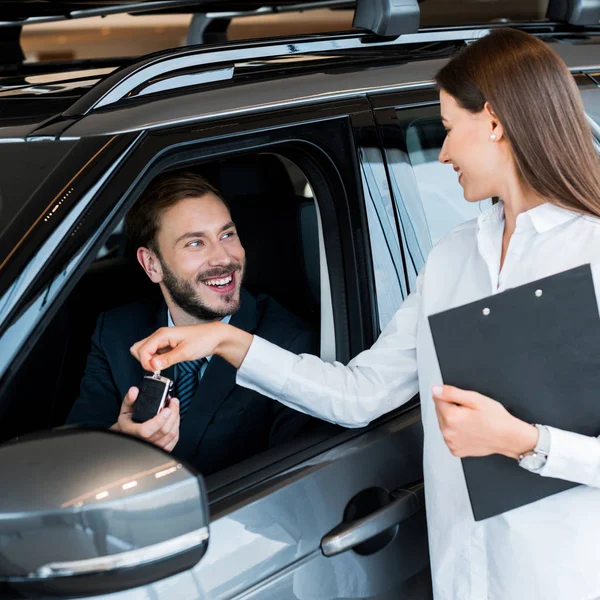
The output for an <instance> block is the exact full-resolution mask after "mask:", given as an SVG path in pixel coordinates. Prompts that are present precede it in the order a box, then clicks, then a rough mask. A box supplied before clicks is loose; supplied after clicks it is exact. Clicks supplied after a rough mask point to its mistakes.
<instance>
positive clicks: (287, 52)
mask: <svg viewBox="0 0 600 600" xmlns="http://www.w3.org/2000/svg"><path fill="white" fill-rule="evenodd" d="M489 32H490V29H487V28H485V29H484V28H480V29H477V28H474V29H466V30H465V29H447V30H432V31H423V32H421V33H412V34H411V33H409V34H405V35H402V36H400V37H398V38H394V39H385V38H373V36H372V35H370V34H366V33H356V32H350V33H346V34H339V35H336V36H335V37H332V36H326V37H322V36H303V37H301V38H294V39H286V40H285V41H282V40H278V41H275V42H271V43H265V41H264V40H254V41H249V42H245V43H243V44H239V45H238V44H236V45H235V46H233V47H232V45H231V44H225V45H222V46H217V47H215V46H212V47H206V46H204V47H203V46H198V47H195V48H185V49H181V50H178V51H175V52H173V51H168V52H162V53H160V54H153V55H150V56H148V57H146V58H145V59H142V60H141V61H139V62H136V63H134V64H132V65H130V66H128V67H125V68H124V69H120V70H118V71H116V72H115V73H112V74H110V75H109V76H108V77H106V78H105V79H103V80H102V81H101V82H100V83H98V84H97V85H96V86H94V87H93V88H92V89H91V90H90V91H89V92H88V93H87V94H85V95H84V96H82V97H81V98H80V99H79V100H77V101H76V102H75V103H74V104H73V105H72V106H71V107H70V108H68V109H67V110H66V111H65V112H64V113H63V114H64V116H67V117H76V116H81V115H86V114H89V113H90V112H92V111H93V110H98V109H101V108H107V107H110V106H113V105H116V104H118V103H119V102H122V101H123V100H125V99H127V98H132V97H137V96H140V95H145V94H149V93H153V92H156V91H165V90H167V89H181V88H183V87H188V86H192V85H198V84H199V83H208V82H210V81H211V80H213V78H217V79H214V80H215V81H216V80H223V79H228V78H231V77H232V76H233V68H232V65H233V66H234V65H235V63H236V62H240V61H252V60H261V59H270V58H277V57H285V56H300V55H302V54H312V53H316V52H328V53H335V52H341V51H345V50H355V49H360V48H363V49H364V48H366V47H373V46H375V45H379V46H384V45H390V46H397V45H403V44H415V43H428V42H444V41H448V42H450V41H465V42H468V41H470V40H475V39H478V38H480V37H482V36H484V35H486V34H488V33H489ZM191 73H193V75H191ZM202 73H204V75H202ZM159 82H160V83H159ZM155 84H156V85H155Z"/></svg>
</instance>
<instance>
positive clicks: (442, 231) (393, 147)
mask: <svg viewBox="0 0 600 600" xmlns="http://www.w3.org/2000/svg"><path fill="white" fill-rule="evenodd" d="M398 113H399V116H400V115H401V111H398ZM445 135H446V132H445V130H444V127H443V125H442V123H441V120H440V118H439V116H426V117H419V118H415V119H412V120H408V122H406V124H405V125H404V140H405V142H404V145H403V144H401V143H397V144H390V143H389V142H388V143H386V157H387V160H388V163H389V166H390V176H391V183H392V191H393V194H394V200H395V202H396V205H397V207H398V212H399V215H400V219H401V223H402V225H401V226H402V234H403V243H404V244H405V248H406V250H407V253H406V266H407V271H408V277H409V285H410V289H414V285H415V282H416V276H417V274H418V273H419V271H420V270H421V268H422V267H423V265H424V264H425V261H426V259H427V255H428V254H429V251H430V250H431V248H432V247H433V246H434V245H435V244H436V243H437V242H438V241H439V240H440V239H441V238H442V237H444V236H445V235H446V234H447V233H448V232H449V231H450V230H451V229H453V228H454V227H456V226H457V225H459V224H460V223H462V222H464V221H467V220H469V219H473V218H477V217H478V216H479V215H480V214H481V212H482V211H484V210H485V209H486V208H487V207H489V206H491V199H487V200H483V201H481V202H467V201H466V200H465V199H464V195H463V190H462V187H461V186H460V184H459V183H458V178H457V176H456V173H455V172H454V170H453V169H452V167H451V166H449V165H444V164H442V163H440V162H439V160H438V156H439V153H440V151H441V148H442V145H443V143H444V138H445Z"/></svg>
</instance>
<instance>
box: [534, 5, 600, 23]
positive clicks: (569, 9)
mask: <svg viewBox="0 0 600 600" xmlns="http://www.w3.org/2000/svg"><path fill="white" fill-rule="evenodd" d="M546 17H547V18H548V19H550V20H551V21H564V22H565V23H569V24H570V25H598V23H599V22H600V0H550V1H549V2H548V9H547V11H546Z"/></svg>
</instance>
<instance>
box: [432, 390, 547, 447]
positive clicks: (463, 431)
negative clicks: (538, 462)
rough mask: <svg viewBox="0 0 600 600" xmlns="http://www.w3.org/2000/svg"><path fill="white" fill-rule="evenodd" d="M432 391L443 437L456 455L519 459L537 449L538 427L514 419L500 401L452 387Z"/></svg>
mask: <svg viewBox="0 0 600 600" xmlns="http://www.w3.org/2000/svg"><path fill="white" fill-rule="evenodd" d="M432 391H433V400H434V402H435V410H436V412H437V417H438V421H439V423H440V429H441V431H442V435H443V436H444V440H445V441H446V444H447V446H448V448H449V449H450V452H452V454H454V456H459V457H461V458H463V457H465V456H487V455H488V454H504V455H505V456H509V457H511V458H515V459H518V458H519V456H520V455H521V454H524V453H525V452H528V451H529V450H533V449H534V448H535V445H536V444H537V438H538V431H537V428H536V427H535V426H534V425H530V424H528V423H525V421H521V420H520V419H517V418H516V417H513V416H512V415H511V414H510V413H509V412H508V411H507V410H506V409H505V408H504V406H502V404H500V403H499V402H496V400H492V399H491V398H488V397H487V396H483V395H482V394H478V393H477V392H468V391H465V390H461V389H459V388H455V387H452V386H450V385H444V386H433V390H432Z"/></svg>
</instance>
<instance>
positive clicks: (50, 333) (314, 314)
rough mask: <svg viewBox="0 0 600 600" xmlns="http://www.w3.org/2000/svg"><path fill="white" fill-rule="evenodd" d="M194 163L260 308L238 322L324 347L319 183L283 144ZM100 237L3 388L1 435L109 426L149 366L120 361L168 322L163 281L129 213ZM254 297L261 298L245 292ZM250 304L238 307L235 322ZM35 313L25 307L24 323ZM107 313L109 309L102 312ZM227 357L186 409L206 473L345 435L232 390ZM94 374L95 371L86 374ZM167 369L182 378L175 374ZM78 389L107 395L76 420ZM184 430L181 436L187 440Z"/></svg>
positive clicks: (192, 457)
mask: <svg viewBox="0 0 600 600" xmlns="http://www.w3.org/2000/svg"><path fill="white" fill-rule="evenodd" d="M191 168H192V167H188V168H186V170H188V171H189V170H190V169H191ZM194 170H195V172H196V174H198V175H201V176H203V177H204V178H205V179H207V180H208V181H209V183H211V184H212V185H214V186H216V187H217V188H218V189H219V190H220V191H221V192H222V194H223V196H224V197H225V199H226V200H227V202H228V203H229V206H230V211H231V217H232V218H233V220H234V221H235V223H236V226H237V232H238V236H239V240H240V243H241V244H243V248H244V250H245V258H246V277H245V279H244V284H243V287H244V290H245V291H246V292H247V293H248V295H246V296H245V298H247V300H244V302H245V306H246V307H254V308H251V310H252V311H253V312H252V314H251V315H250V318H249V321H248V320H246V321H244V323H242V322H238V323H235V322H234V323H233V324H237V325H238V326H239V327H242V328H256V330H255V333H257V335H261V334H262V335H263V336H264V337H265V338H266V339H268V340H271V341H273V342H274V343H278V344H279V345H281V346H282V347H284V348H287V349H288V350H290V351H292V352H295V353H303V352H306V353H312V354H318V353H319V342H320V340H319V337H320V326H321V316H322V315H321V313H322V311H321V298H320V295H321V285H322V283H321V276H320V270H321V268H322V266H321V250H320V239H321V237H322V232H321V228H320V225H319V224H318V221H319V219H318V208H317V202H318V201H319V198H320V197H319V190H320V189H321V188H320V187H319V186H317V187H313V185H312V182H310V183H309V181H308V178H307V177H306V176H305V175H304V173H303V171H302V170H301V169H300V168H299V167H298V166H296V165H294V164H293V163H291V161H289V160H284V159H283V157H280V156H279V155H276V154H268V153H261V154H249V155H243V156H240V155H237V156H236V157H234V158H232V159H226V158H222V159H219V160H218V161H212V162H210V163H205V164H201V165H198V166H197V167H194ZM313 192H314V193H313ZM103 235H104V236H106V241H105V242H104V244H103V245H102V248H101V250H100V251H99V252H96V253H95V256H94V260H93V261H92V262H91V264H90V265H89V267H88V268H87V270H86V271H85V272H84V273H83V275H82V276H81V278H80V279H79V280H78V281H77V282H76V284H75V285H74V287H73V289H72V291H71V292H70V294H69V295H68V297H67V298H66V300H65V301H64V302H62V304H61V305H60V307H58V309H57V311H56V312H55V314H54V316H53V317H52V319H51V321H50V323H49V325H48V326H47V328H46V329H45V330H44V331H43V332H42V333H41V337H40V338H39V339H38V340H37V341H36V342H35V344H33V347H32V349H31V351H30V352H29V353H28V355H27V357H26V358H25V360H24V361H23V363H22V364H21V366H20V367H19V368H18V369H16V372H15V373H11V376H10V379H9V380H8V385H7V386H5V387H4V388H3V391H2V396H1V398H0V417H2V418H0V443H1V442H3V441H5V440H8V439H11V438H13V437H15V436H18V435H23V434H26V433H29V432H31V431H34V430H39V429H46V428H48V427H53V426H60V425H63V424H65V423H68V424H76V425H95V426H101V427H103V426H110V424H111V423H109V421H116V419H117V418H118V410H117V409H118V407H119V406H120V404H121V401H122V396H124V394H125V392H126V389H125V388H124V387H123V385H124V386H125V387H126V388H129V387H130V386H132V385H137V386H140V384H141V382H142V377H143V373H142V371H141V370H140V369H139V368H137V367H138V365H137V364H134V367H135V369H133V370H132V369H130V370H129V371H130V372H127V370H126V369H125V370H123V369H121V365H124V364H126V363H127V362H128V361H129V360H130V358H131V357H130V356H129V347H130V346H131V344H132V343H134V342H135V341H138V339H141V338H142V337H144V336H145V335H149V334H150V333H152V331H154V330H156V329H157V328H158V327H159V326H161V325H166V324H167V322H166V316H167V309H166V305H165V304H164V299H163V297H162V295H161V292H160V289H159V286H158V285H157V284H156V283H152V282H151V281H150V279H149V277H148V276H147V275H146V273H145V272H144V271H143V269H142V267H141V266H140V265H139V264H138V262H137V259H136V248H134V247H133V244H131V243H130V241H129V240H128V239H127V236H126V233H125V231H124V227H123V220H122V219H121V220H120V221H119V223H118V224H117V225H116V226H115V227H113V230H112V231H111V232H110V234H108V233H104V234H103ZM186 260H187V259H186ZM265 265H268V268H265ZM202 268H204V267H202ZM181 272H182V271H181V270H180V271H179V273H181ZM184 272H185V271H184ZM61 275H64V276H65V277H66V276H67V275H70V273H68V272H66V271H65V273H64V274H61ZM188 279H189V278H188ZM207 289H208V288H207ZM250 296H252V297H253V298H254V299H253V300H249V299H248V298H250ZM45 297H50V296H49V294H47V295H46V296H45ZM42 299H43V298H42ZM157 301H158V303H159V304H160V305H159V304H156V302H157ZM132 307H133V308H132ZM148 307H154V308H152V311H154V312H152V315H153V316H151V318H150V319H149V320H147V321H148V323H147V324H146V325H147V327H146V326H141V325H140V327H138V325H135V324H134V325H135V326H134V327H133V329H131V327H130V324H131V322H133V321H136V319H137V318H138V316H139V315H140V314H142V312H143V311H144V310H146V309H147V308H148ZM32 310H37V307H33V308H32ZM328 311H329V312H331V308H330V307H329V309H328ZM246 313H248V311H246ZM246 313H244V310H243V309H240V311H239V313H237V314H236V315H234V316H233V317H232V321H233V319H235V318H236V317H237V316H238V315H242V314H246ZM28 314H29V313H27V315H23V317H22V319H20V321H19V324H18V325H19V326H21V325H22V321H23V319H25V318H26V317H28ZM144 314H145V313H144ZM248 314H249V313H248ZM100 315H104V316H102V317H101V318H100V319H99V316H100ZM108 315H110V317H109V316H108ZM244 319H246V317H244ZM144 327H146V329H144ZM21 328H22V327H21ZM261 328H262V329H261ZM128 329H129V330H131V331H130V334H128V335H129V338H131V339H129V338H127V339H123V340H121V337H120V336H121V334H122V332H123V331H127V330H128ZM248 330H252V331H254V329H248ZM15 331H16V330H15ZM141 332H143V333H141ZM134 338H135V339H134ZM56 340H60V343H58V344H57V343H56ZM115 340H116V343H115ZM121 342H122V343H121ZM92 356H94V357H95V359H98V358H99V360H96V362H95V363H94V365H93V368H92V369H91V370H90V369H89V368H88V366H87V365H88V363H89V361H90V358H91V357H92ZM224 365H225V363H221V361H214V362H213V361H211V362H210V363H208V364H207V365H205V370H204V371H202V372H200V376H201V378H202V380H203V379H204V377H206V378H207V379H206V380H205V381H206V383H205V387H204V388H202V393H203V396H202V407H201V410H200V411H196V412H197V414H196V415H195V416H194V414H193V412H187V413H186V414H185V416H184V420H183V421H182V423H185V420H186V419H187V420H188V421H189V420H190V419H196V420H197V421H198V427H200V428H201V430H200V431H201V434H200V436H199V438H198V440H197V443H196V442H194V444H192V445H191V447H190V449H189V450H188V451H187V454H185V452H186V451H184V450H182V452H183V454H181V455H180V456H181V457H182V458H184V459H186V460H188V462H190V463H191V464H192V465H194V466H195V467H196V469H197V470H198V471H199V472H201V473H202V474H203V475H205V476H210V475H215V474H216V473H219V472H221V471H223V470H225V469H228V468H230V467H233V466H234V465H236V464H237V463H239V462H241V461H243V460H246V459H248V458H250V457H252V456H254V455H256V454H260V453H262V452H265V451H267V450H269V449H271V448H273V449H275V448H277V451H278V452H280V451H282V450H281V448H282V447H283V446H286V447H287V445H288V444H292V445H293V446H294V448H295V450H297V448H298V447H299V446H300V447H303V444H304V443H305V442H306V446H308V445H312V444H314V443H315V442H316V441H318V440H322V439H324V438H326V437H329V436H330V435H336V434H337V433H339V431H340V429H339V428H338V427H337V426H334V425H330V424H328V423H324V422H322V421H320V420H318V419H315V418H312V417H309V416H307V415H305V414H304V413H301V412H299V411H295V410H293V409H289V408H287V407H284V406H283V405H281V404H279V403H277V402H274V401H273V400H271V399H268V398H265V397H262V396H259V395H258V394H256V393H255V392H253V391H251V390H246V389H245V388H236V389H235V390H234V388H235V372H234V371H233V370H231V369H227V368H226V367H225V366H224ZM219 369H220V370H221V372H219ZM90 373H91V374H92V375H98V374H99V376H100V377H99V378H95V379H94V377H91V378H89V377H88V378H87V379H86V375H87V374H90ZM166 375H168V376H170V377H172V378H173V379H175V383H176V385H177V373H176V372H173V373H171V374H168V373H166ZM202 380H201V383H203V384H204V382H203V381H202ZM226 380H227V381H226ZM121 382H122V385H121ZM198 389H200V387H199V388H198ZM25 397H26V398H32V399H34V400H32V402H29V403H27V404H23V403H22V402H19V401H18V400H19V398H25ZM82 397H89V398H90V399H91V403H92V404H94V403H95V402H104V401H107V402H106V405H105V406H104V408H103V409H102V410H101V411H100V412H98V413H96V412H95V411H93V410H92V411H91V412H89V414H88V413H86V411H85V410H83V412H82V413H81V415H83V416H82V417H81V418H73V419H71V418H70V415H71V413H72V410H73V407H74V406H75V405H76V403H77V402H78V398H82ZM194 401H195V397H194ZM189 410H190V411H192V408H190V409H189ZM92 413H93V414H92ZM88 417H89V418H88ZM192 429H194V428H192ZM194 430H195V429H194ZM181 431H183V430H181ZM184 437H185V436H184V434H181V437H180V439H183V438H184ZM195 449H197V450H198V453H196V452H195ZM176 456H177V455H176ZM207 457H208V459H207V460H204V458H207ZM198 461H199V462H198Z"/></svg>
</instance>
